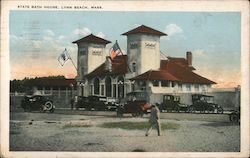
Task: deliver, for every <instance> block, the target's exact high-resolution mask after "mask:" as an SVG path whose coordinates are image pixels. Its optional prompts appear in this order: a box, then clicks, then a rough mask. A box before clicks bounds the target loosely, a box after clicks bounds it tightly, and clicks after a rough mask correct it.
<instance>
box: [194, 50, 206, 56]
mask: <svg viewBox="0 0 250 158" xmlns="http://www.w3.org/2000/svg"><path fill="white" fill-rule="evenodd" d="M192 53H193V55H194V56H204V55H205V54H206V52H205V51H204V50H203V49H196V50H193V51H192Z"/></svg>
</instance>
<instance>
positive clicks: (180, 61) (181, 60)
mask: <svg viewBox="0 0 250 158" xmlns="http://www.w3.org/2000/svg"><path fill="white" fill-rule="evenodd" d="M168 59H169V60H171V61H172V62H175V63H176V64H178V65H180V66H182V67H183V68H186V69H188V70H195V68H194V67H193V66H189V65H188V61H187V59H185V58H173V57H168ZM166 63H167V60H161V69H164V65H165V64H166Z"/></svg>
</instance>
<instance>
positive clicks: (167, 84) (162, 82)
mask: <svg viewBox="0 0 250 158" xmlns="http://www.w3.org/2000/svg"><path fill="white" fill-rule="evenodd" d="M161 86H162V87H170V82H169V81H161Z"/></svg>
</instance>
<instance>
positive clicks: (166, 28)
mask: <svg viewBox="0 0 250 158" xmlns="http://www.w3.org/2000/svg"><path fill="white" fill-rule="evenodd" d="M9 16H10V17H9V19H10V20H9V21H10V66H11V79H23V78H24V77H36V76H37V77H42V76H52V75H64V76H65V77H67V78H73V77H75V76H76V70H75V68H74V66H73V64H72V63H71V62H70V61H67V63H66V64H65V65H64V66H63V67H62V66H61V65H60V64H59V62H58V61H57V58H58V56H59V55H60V54H61V53H62V52H63V51H64V49H65V48H67V50H68V51H69V54H70V56H71V57H72V59H73V61H74V62H75V63H76V56H77V46H76V45H75V44H73V43H72V42H73V41H75V40H77V39H80V38H82V37H84V36H87V35H89V34H90V33H93V34H94V35H97V36H99V37H102V38H105V39H107V40H109V41H111V42H112V43H111V44H108V45H107V50H106V53H107V55H108V54H109V53H108V50H109V49H110V47H112V45H113V44H114V42H115V41H116V40H117V41H118V44H119V45H120V47H121V49H122V50H123V52H125V53H126V51H127V50H126V49H127V46H126V40H127V38H126V36H122V35H121V34H122V33H124V32H127V31H129V30H131V29H134V28H136V27H138V26H140V25H142V24H143V25H146V26H149V27H152V28H154V29H156V30H159V31H161V32H164V33H166V34H168V36H166V37H161V41H160V49H161V52H163V53H164V54H165V55H167V56H171V57H183V58H185V57H186V52H187V51H191V52H192V53H193V66H194V67H195V68H196V71H195V72H196V73H198V74H200V75H202V76H204V77H206V78H208V79H210V80H213V81H215V82H216V83H217V84H216V85H214V86H213V87H217V88H231V87H236V86H237V85H240V80H241V73H240V54H241V48H240V45H241V36H240V33H241V32H240V28H241V26H240V23H241V21H240V18H241V15H240V13H239V12H152V11H151V12H134V11H133V12H132V11H126V12H122V11H120V12H118V11H117V12H112V11H99V12H93V11H92V12H91V11H77V12H76V11H11V12H10V15H9Z"/></svg>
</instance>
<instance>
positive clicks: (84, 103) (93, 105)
mask: <svg viewBox="0 0 250 158" xmlns="http://www.w3.org/2000/svg"><path fill="white" fill-rule="evenodd" d="M76 108H77V109H79V108H84V109H85V110H97V111H104V110H106V97H100V96H95V95H91V96H88V97H80V98H79V99H78V102H77V104H76Z"/></svg>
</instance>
